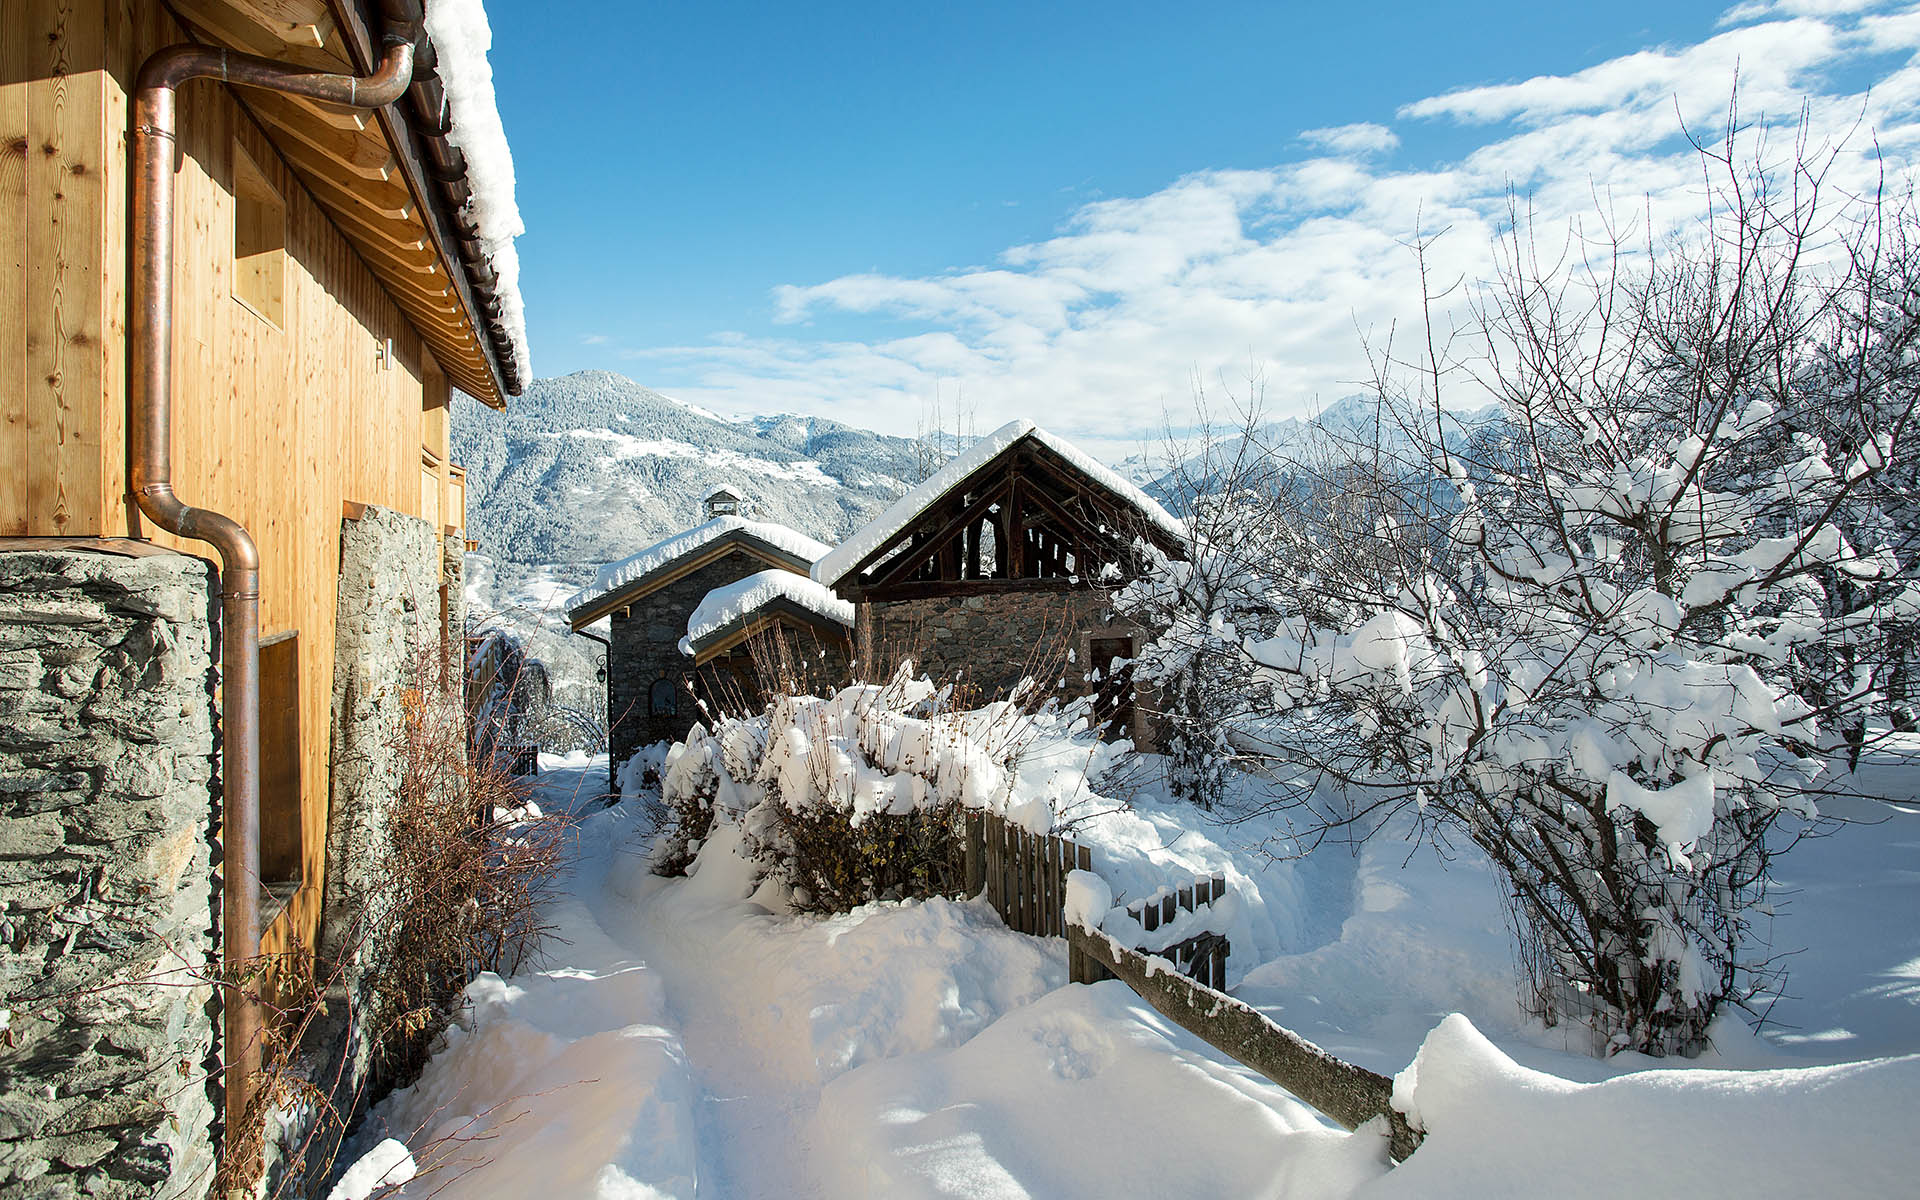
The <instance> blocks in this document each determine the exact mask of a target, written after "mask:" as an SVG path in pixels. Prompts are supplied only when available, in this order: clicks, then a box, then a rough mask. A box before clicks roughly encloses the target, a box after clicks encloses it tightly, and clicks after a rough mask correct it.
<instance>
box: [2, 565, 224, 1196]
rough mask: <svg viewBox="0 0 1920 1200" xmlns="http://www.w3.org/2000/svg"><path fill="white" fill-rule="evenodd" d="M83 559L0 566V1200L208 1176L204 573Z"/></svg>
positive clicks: (207, 576)
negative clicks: (1, 1199)
mask: <svg viewBox="0 0 1920 1200" xmlns="http://www.w3.org/2000/svg"><path fill="white" fill-rule="evenodd" d="M97 545H98V546H99V547H101V548H98V549H80V548H71V547H64V546H62V545H61V544H59V543H49V544H48V545H47V547H45V548H36V547H34V546H33V543H31V542H28V541H15V542H12V543H9V544H6V546H5V547H4V548H0V1198H8V1200H11V1198H16V1197H22V1198H23V1197H28V1196H31V1197H35V1198H40V1197H65V1196H82V1195H85V1196H117V1197H133V1196H139V1197H149V1196H161V1197H181V1196H194V1197H198V1196H200V1195H203V1194H204V1193H205V1191H206V1189H207V1186H208V1184H209V1183H210V1182H211V1178H212V1170H213V1153H212V1141H211V1137H210V1134H209V1126H210V1123H211V1122H212V1120H213V1116H214V1101H215V1097H214V1095H213V1094H212V1093H211V1089H210V1087H209V1084H208V1082H207V1080H208V1073H209V1058H210V1055H211V1053H212V1049H213V1030H214V1021H215V1017H216V1013H215V1005H214V1002H213V996H212V989H211V987H210V986H209V984H208V982H207V980H208V978H209V975H210V971H211V966H210V955H211V954H212V951H213V941H212V925H213V911H214V906H215V903H216V901H215V896H214V893H213V881H212V872H211V867H210V863H211V854H212V850H211V846H210V829H211V827H212V824H213V820H214V812H213V806H214V785H213V782H212V781H213V778H214V773H215V771H214V768H215V759H214V754H215V747H214V731H215V721H214V695H215V676H214V659H215V654H216V646H215V639H216V629H217V618H216V609H215V607H214V606H215V603H216V597H215V591H216V588H215V584H214V571H213V568H212V567H211V566H210V565H209V564H207V563H206V562H204V561H202V560H201V559H198V558H191V557H187V556H185V555H179V554H173V553H165V552H156V551H154V549H153V548H152V547H150V546H146V545H144V544H141V543H132V542H126V543H99V544H97ZM113 549H119V550H123V551H124V553H116V552H112V550H113Z"/></svg>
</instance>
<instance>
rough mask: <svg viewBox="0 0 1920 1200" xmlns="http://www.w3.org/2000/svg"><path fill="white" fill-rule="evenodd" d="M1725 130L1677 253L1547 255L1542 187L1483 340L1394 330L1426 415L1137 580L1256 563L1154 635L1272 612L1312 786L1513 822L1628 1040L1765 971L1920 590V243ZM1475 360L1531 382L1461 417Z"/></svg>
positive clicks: (1550, 973)
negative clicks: (1898, 540)
mask: <svg viewBox="0 0 1920 1200" xmlns="http://www.w3.org/2000/svg"><path fill="white" fill-rule="evenodd" d="M1709 162H1710V163H1712V164H1716V165H1717V166H1718V168H1719V170H1720V172H1721V176H1720V178H1721V187H1720V190H1719V192H1718V194H1716V196H1715V198H1714V199H1715V207H1714V209H1713V211H1712V214H1711V216H1710V217H1709V218H1708V220H1707V221H1706V223H1705V224H1704V226H1703V227H1702V228H1701V229H1700V230H1698V231H1697V233H1698V236H1697V237H1696V238H1694V239H1692V240H1690V241H1688V242H1686V243H1684V244H1681V245H1679V246H1677V247H1675V248H1673V249H1670V250H1667V251H1664V252H1662V253H1660V254H1658V255H1654V256H1651V257H1646V258H1637V257H1636V256H1635V255H1634V254H1632V253H1631V252H1629V250H1628V249H1627V247H1625V246H1624V245H1623V244H1619V243H1616V244H1615V245H1614V246H1613V248H1612V253H1610V254H1605V253H1603V254H1601V255H1599V256H1597V257H1586V258H1581V259H1577V260H1576V259H1574V258H1572V257H1571V256H1569V257H1567V258H1563V259H1561V260H1559V261H1560V262H1561V263H1562V264H1563V265H1561V266H1550V267H1541V266H1539V264H1540V262H1541V261H1542V258H1543V257H1545V258H1547V259H1548V260H1549V261H1551V256H1541V255H1539V254H1538V253H1537V252H1536V247H1535V245H1534V243H1533V240H1532V239H1531V238H1530V237H1529V236H1527V234H1526V232H1525V230H1524V224H1523V222H1520V221H1518V220H1516V224H1515V228H1516V232H1515V233H1514V234H1513V236H1512V237H1511V239H1510V240H1509V242H1508V243H1507V245H1506V246H1505V250H1506V256H1505V268H1504V270H1503V273H1502V276H1501V278H1500V279H1499V280H1498V281H1497V282H1496V284H1495V285H1494V286H1493V287H1491V288H1490V289H1488V290H1487V291H1486V292H1485V293H1484V294H1483V295H1482V296H1481V298H1480V300H1479V303H1478V307H1477V310H1476V316H1477V318H1478V320H1477V323H1476V324H1475V326H1474V328H1473V329H1472V330H1471V333H1472V337H1471V338H1470V339H1468V340H1469V341H1470V342H1471V348H1470V350H1468V351H1467V352H1465V353H1461V352H1460V349H1459V348H1460V346H1461V345H1463V344H1464V343H1456V347H1455V350H1456V352H1455V355H1454V356H1453V357H1451V358H1449V357H1447V356H1446V355H1445V354H1444V353H1442V352H1439V351H1436V352H1435V353H1433V354H1432V355H1429V354H1428V352H1427V349H1426V348H1423V350H1422V357H1421V361H1420V362H1418V363H1417V364H1401V363H1399V362H1397V361H1394V360H1392V359H1390V358H1389V359H1387V360H1385V361H1384V362H1383V364H1382V365H1383V370H1382V374H1381V385H1380V399H1381V409H1382V412H1383V413H1384V414H1386V415H1387V416H1388V417H1389V418H1390V421H1389V425H1390V426H1391V427H1392V429H1393V430H1394V432H1395V436H1394V437H1387V438H1376V439H1374V441H1373V444H1369V445H1361V446H1353V447H1351V448H1350V451H1351V452H1350V453H1348V454H1346V455H1344V456H1339V457H1332V458H1328V459H1324V460H1322V461H1319V462H1316V463H1312V464H1302V465H1301V474H1302V475H1303V477H1304V478H1305V479H1306V481H1307V482H1306V483H1305V484H1304V485H1303V486H1301V487H1300V488H1297V489H1295V490H1294V492H1293V494H1292V496H1291V497H1290V498H1289V499H1288V500H1287V501H1286V502H1282V503H1271V502H1268V503H1262V504H1259V505H1256V506H1254V508H1253V511H1249V512H1244V513H1243V514H1242V518H1241V519H1242V521H1243V523H1245V524H1248V525H1250V526H1253V527H1257V528H1260V529H1263V530H1268V531H1270V533H1269V534H1268V535H1267V536H1266V537H1265V539H1264V542H1263V544H1262V546H1261V547H1259V548H1258V549H1257V550H1256V551H1254V552H1250V550H1249V548H1248V547H1246V546H1233V547H1224V548H1221V547H1214V548H1206V547H1203V548H1201V550H1202V556H1201V560H1200V564H1199V565H1198V566H1196V567H1193V568H1187V567H1183V566H1180V565H1178V564H1169V565H1168V566H1167V567H1166V568H1164V569H1163V570H1162V571H1161V572H1160V573H1159V575H1158V578H1157V582H1156V583H1155V584H1153V585H1143V586H1142V587H1140V588H1137V589H1136V595H1142V596H1143V597H1144V594H1145V593H1147V592H1148V591H1149V589H1150V588H1151V587H1158V588H1159V589H1160V590H1161V591H1162V593H1164V594H1165V595H1171V596H1174V597H1177V598H1181V599H1185V600H1188V601H1195V600H1201V599H1203V598H1204V596H1205V593H1204V592H1203V591H1202V590H1200V589H1196V588H1194V587H1193V586H1192V585H1191V583H1190V582H1189V578H1190V576H1191V575H1192V574H1193V573H1194V572H1196V571H1206V570H1210V571H1212V572H1213V573H1214V574H1215V575H1219V576H1223V577H1233V578H1237V579H1238V580H1239V582H1238V583H1237V584H1236V586H1235V587H1234V588H1232V589H1230V590H1228V591H1227V592H1226V593H1225V598H1224V599H1223V600H1221V601H1219V602H1215V603H1213V604H1212V605H1211V607H1203V606H1196V607H1195V608H1194V609H1193V610H1192V611H1190V612H1189V613H1188V614H1187V615H1186V617H1185V619H1184V620H1183V621H1181V622H1179V623H1176V624H1175V625H1174V626H1173V627H1172V633H1171V635H1170V637H1171V638H1172V639H1174V641H1173V643H1172V644H1171V645H1168V646H1162V647H1158V648H1156V650H1155V653H1156V654H1158V655H1159V656H1161V657H1174V656H1177V655H1179V654H1182V653H1186V652H1188V651H1190V650H1194V649H1196V648H1197V649H1199V650H1201V651H1204V650H1205V649H1206V648H1207V647H1208V646H1211V645H1216V644H1219V643H1227V644H1237V646H1238V652H1239V654H1240V657H1241V660H1242V663H1243V666H1244V667H1245V668H1248V669H1249V670H1250V674H1251V676H1252V677H1253V678H1254V679H1255V680H1257V681H1258V682H1259V683H1260V684H1261V685H1263V686H1264V687H1265V688H1266V689H1267V697H1266V700H1265V703H1264V705H1263V706H1262V707H1263V709H1264V713H1263V716H1264V719H1263V720H1262V721H1261V722H1260V723H1259V728H1258V729H1257V731H1255V732H1256V733H1257V735H1258V736H1259V737H1260V738H1261V739H1263V740H1264V741H1266V742H1267V743H1268V744H1269V745H1270V746H1272V747H1273V749H1274V751H1275V757H1276V759H1278V760H1279V761H1280V762H1281V763H1282V764H1284V766H1285V768H1286V772H1285V773H1286V775H1287V777H1288V778H1291V779H1293V780H1294V781H1296V782H1297V784H1298V792H1297V794H1296V799H1297V800H1298V801H1299V802H1301V803H1302V804H1304V805H1309V806H1312V807H1310V808H1309V809H1308V811H1310V812H1311V813H1312V816H1311V818H1310V820H1311V823H1313V824H1315V825H1317V826H1319V827H1320V828H1322V829H1325V828H1328V827H1332V826H1338V825H1343V824H1344V825H1348V826H1354V825H1357V826H1359V827H1360V828H1361V829H1362V830H1363V831H1365V830H1368V829H1372V828H1377V827H1378V825H1379V823H1380V822H1381V821H1383V820H1384V818H1385V816H1386V814H1388V813H1390V812H1393V811H1397V810H1399V809H1400V808H1402V807H1415V808H1417V810H1418V811H1419V812H1420V813H1421V814H1422V815H1423V817H1424V819H1425V821H1426V822H1427V828H1428V829H1429V830H1430V831H1432V832H1434V833H1436V834H1437V835H1438V836H1441V837H1446V836H1450V835H1464V836H1465V837H1468V838H1470V839H1471V840H1473V841H1474V842H1475V843H1477V844H1478V845H1480V846H1481V847H1482V848H1483V849H1485V850H1486V851H1487V853H1488V854H1489V855H1490V856H1491V858H1492V859H1493V861H1494V863H1495V864H1496V865H1497V866H1498V867H1499V868H1500V869H1501V870H1502V871H1503V872H1504V873H1505V875H1506V877H1507V881H1508V884H1509V886H1510V891H1511V896H1512V904H1513V908H1514V911H1515V913H1516V916H1517V921H1516V924H1517V927H1518V930H1519V933H1520V938H1521V944H1522V945H1521V951H1522V953H1521V959H1522V961H1523V963H1525V964H1526V965H1527V966H1528V968H1529V971H1530V974H1531V975H1532V976H1533V978H1532V979H1531V981H1530V982H1531V985H1532V987H1531V992H1532V996H1531V999H1532V1002H1533V1003H1534V1004H1535V1006H1536V1007H1537V1008H1538V1009H1539V1010H1540V1011H1542V1012H1543V1014H1545V1015H1546V1016H1548V1018H1549V1019H1553V1018H1554V1017H1556V1016H1558V1015H1569V1014H1570V1015H1576V1016H1579V1017H1582V1018H1584V1019H1586V1020H1588V1021H1589V1022H1590V1023H1591V1025H1592V1026H1593V1029H1594V1031H1595V1033H1596V1035H1597V1038H1596V1040H1597V1044H1598V1045H1599V1046H1601V1047H1602V1048H1604V1049H1605V1050H1607V1051H1609V1052H1611V1051H1612V1050H1617V1049H1621V1048H1634V1049H1639V1050H1643V1051H1648V1052H1652V1053H1665V1052H1671V1051H1674V1050H1676V1049H1690V1048H1692V1047H1696V1046H1698V1045H1699V1044H1701V1042H1702V1040H1703V1038H1704V1036H1705V1032H1706V1029H1707V1026H1708V1023H1709V1022H1710V1021H1711V1019H1712V1018H1713V1016H1714V1015H1715V1013H1716V1011H1717V1010H1718V1009H1719V1007H1720V1006H1721V1005H1722V1004H1723V1003H1724V1002H1727V1001H1729V1000H1732V1001H1736V1002H1737V1001H1739V1000H1741V999H1742V998H1743V997H1744V995H1745V994H1746V990H1747V989H1748V988H1749V987H1751V986H1752V984H1753V976H1752V974H1751V971H1752V968H1753V967H1754V966H1755V965H1756V964H1755V963H1754V962H1752V961H1751V952H1752V945H1751V941H1752V939H1751V937H1750V931H1749V919H1750V915H1751V913H1752V912H1753V911H1754V910H1755V906H1756V905H1758V904H1759V903H1760V902H1761V899H1762V896H1763V892H1764V889H1765V887H1766V882H1767V880H1766V870H1767V863H1768V858H1769V855H1770V854H1771V853H1773V852H1775V851H1777V849H1778V848H1779V847H1780V846H1781V845H1782V844H1783V843H1781V842H1780V841H1778V840H1776V841H1775V842H1774V843H1772V844H1771V845H1770V843H1769V841H1768V835H1769V832H1770V830H1771V829H1772V827H1773V826H1774V825H1775V823H1776V821H1777V820H1778V819H1779V818H1780V817H1781V816H1782V815H1784V814H1793V815H1794V816H1795V817H1797V818H1801V819H1811V818H1812V817H1813V816H1814V815H1815V809H1814V805H1813V802H1812V799H1811V796H1810V794H1809V792H1808V786H1809V783H1810V781H1812V780H1814V779H1815V778H1816V777H1818V776H1819V775H1820V773H1821V772H1822V770H1823V768H1825V767H1826V766H1827V765H1828V762H1827V757H1828V754H1829V752H1831V751H1832V750H1833V749H1834V748H1835V744H1836V740H1837V739H1836V738H1835V737H1834V736H1833V731H1835V730H1854V731H1857V730H1859V729H1861V728H1862V727H1863V725H1862V722H1863V718H1864V715H1865V714H1866V712H1867V711H1868V709H1869V708H1870V707H1871V706H1872V705H1874V704H1876V703H1879V702H1880V701H1881V699H1882V693H1883V688H1884V686H1885V677H1886V673H1887V663H1888V662H1889V655H1888V653H1887V652H1886V649H1885V638H1886V635H1885V633H1884V632H1883V631H1884V630H1886V629H1888V628H1890V627H1899V626H1901V625H1902V623H1908V624H1910V623H1911V622H1912V620H1913V618H1914V616H1915V614H1916V613H1920V590H1916V588H1915V586H1914V584H1913V582H1912V578H1913V576H1912V568H1911V565H1910V563H1903V562H1902V560H1901V559H1900V556H1899V554H1898V553H1897V551H1896V545H1895V538H1894V537H1893V536H1891V534H1890V527H1891V526H1892V525H1895V524H1897V522H1889V521H1888V520H1886V519H1885V516H1884V511H1885V504H1884V495H1885V492H1886V491H1887V489H1885V488H1882V487H1880V484H1879V481H1880V480H1881V477H1882V476H1883V475H1884V474H1886V473H1887V472H1888V470H1889V468H1890V466H1892V465H1895V464H1898V463H1901V462H1902V461H1904V460H1905V459H1906V458H1908V457H1910V455H1909V453H1908V450H1907V437H1908V427H1909V421H1910V419H1911V415H1912V412H1913V405H1914V398H1915V396H1916V394H1917V392H1920V363H1917V362H1916V358H1915V355H1914V342H1915V337H1916V332H1917V331H1920V314H1916V313H1914V312H1912V311H1910V307H1911V306H1910V304H1903V303H1901V302H1897V301H1896V300H1895V299H1894V297H1895V296H1896V295H1897V296H1899V297H1903V298H1910V296H1911V294H1912V293H1911V290H1910V289H1908V290H1901V288H1900V287H1899V286H1898V285H1900V284H1902V283H1904V282H1906V281H1909V280H1910V278H1911V276H1912V275H1913V268H1914V258H1913V256H1912V255H1911V254H1906V257H1905V258H1904V259H1903V260H1902V261H1900V262H1897V263H1896V262H1890V261H1889V260H1888V258H1887V257H1885V255H1886V254H1887V252H1888V250H1889V248H1890V247H1898V248H1901V249H1902V250H1903V253H1904V248H1905V247H1906V246H1908V245H1909V244H1908V243H1906V242H1904V241H1902V240H1900V239H1897V238H1888V237H1886V236H1884V234H1885V232H1886V231H1885V230H1884V227H1883V226H1882V225H1881V223H1880V221H1879V217H1880V214H1879V213H1878V212H1877V211H1875V212H1870V213H1867V214H1865V215H1864V217H1862V215H1861V214H1854V215H1853V219H1854V220H1855V222H1856V223H1854V224H1851V225H1847V226H1841V225H1838V224H1836V223H1835V222H1833V221H1832V220H1831V219H1829V218H1828V217H1827V216H1826V214H1825V212H1824V211H1823V210H1822V209H1821V208H1820V207H1819V206H1818V205H1817V204H1816V201H1817V200H1818V198H1819V197H1818V188H1817V186H1815V185H1816V184H1817V180H1815V179H1813V173H1812V172H1811V170H1810V168H1809V167H1808V166H1807V165H1806V164H1804V163H1801V164H1796V168H1797V171H1798V172H1799V173H1798V174H1797V175H1796V177H1795V178H1796V182H1797V183H1799V184H1800V185H1801V186H1800V187H1799V188H1798V189H1797V190H1793V191H1790V192H1788V193H1787V194H1785V195H1784V196H1774V195H1772V194H1770V193H1769V192H1767V191H1766V190H1765V188H1766V186H1767V184H1768V178H1767V177H1765V176H1759V177H1755V176H1752V175H1748V174H1745V173H1743V172H1741V171H1739V170H1736V169H1735V168H1734V166H1733V163H1732V159H1731V155H1728V156H1725V157H1719V158H1710V159H1709ZM1816 249H1817V250H1818V251H1820V257H1821V258H1822V259H1823V260H1824V261H1823V262H1822V263H1821V265H1819V266H1817V267H1816V266H1815V265H1813V264H1814V261H1815V257H1816V256H1815V251H1816ZM1567 263H1574V264H1576V265H1565V264H1567ZM1436 344H1438V343H1429V345H1436ZM1442 388H1465V389H1467V390H1468V391H1469V393H1470V394H1478V395H1479V396H1481V397H1486V396H1491V397H1492V398H1494V399H1496V400H1498V401H1499V403H1500V405H1501V408H1502V410H1503V411H1504V417H1503V418H1502V419H1499V420H1495V421H1491V422H1489V423H1487V424H1486V425H1484V426H1483V427H1482V428H1480V429H1478V430H1476V431H1473V432H1471V433H1470V434H1469V435H1467V436H1459V435H1457V433H1456V431H1454V430H1452V429H1449V428H1447V427H1444V426H1443V425H1442V424H1441V422H1442V421H1443V419H1444V418H1442V417H1440V416H1439V413H1440V411H1441V410H1440V397H1441V389H1442ZM1422 414H1424V417H1423V416H1422ZM1303 500H1305V501H1307V502H1304V503H1303V502H1301V501H1303ZM1259 551H1264V553H1261V552H1259ZM1209 552H1211V553H1216V554H1218V555H1220V556H1222V558H1223V560H1222V561H1221V562H1219V563H1217V564H1215V565H1213V566H1208V565H1207V563H1206V554H1207V553H1209ZM1249 595H1252V596H1257V597H1259V602H1258V603H1257V604H1252V605H1249V604H1248V603H1247V602H1246V597H1247V596H1249ZM1144 598H1145V599H1147V600H1151V597H1144ZM1161 602H1162V603H1164V599H1163V600H1162V601H1161ZM1847 740H1850V741H1852V742H1854V743H1855V744H1856V745H1857V742H1858V735H1857V733H1856V734H1855V735H1854V736H1852V737H1851V738H1849V739H1847ZM1839 748H1840V749H1842V750H1844V749H1845V745H1844V743H1842V744H1841V745H1840V747H1839ZM1327 784H1332V785H1334V786H1333V788H1331V789H1329V788H1328V787H1326V786H1325V785H1327ZM1330 793H1333V794H1337V796H1338V800H1337V801H1334V802H1332V803H1329V802H1328V799H1327V797H1328V796H1329V794H1330Z"/></svg>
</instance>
